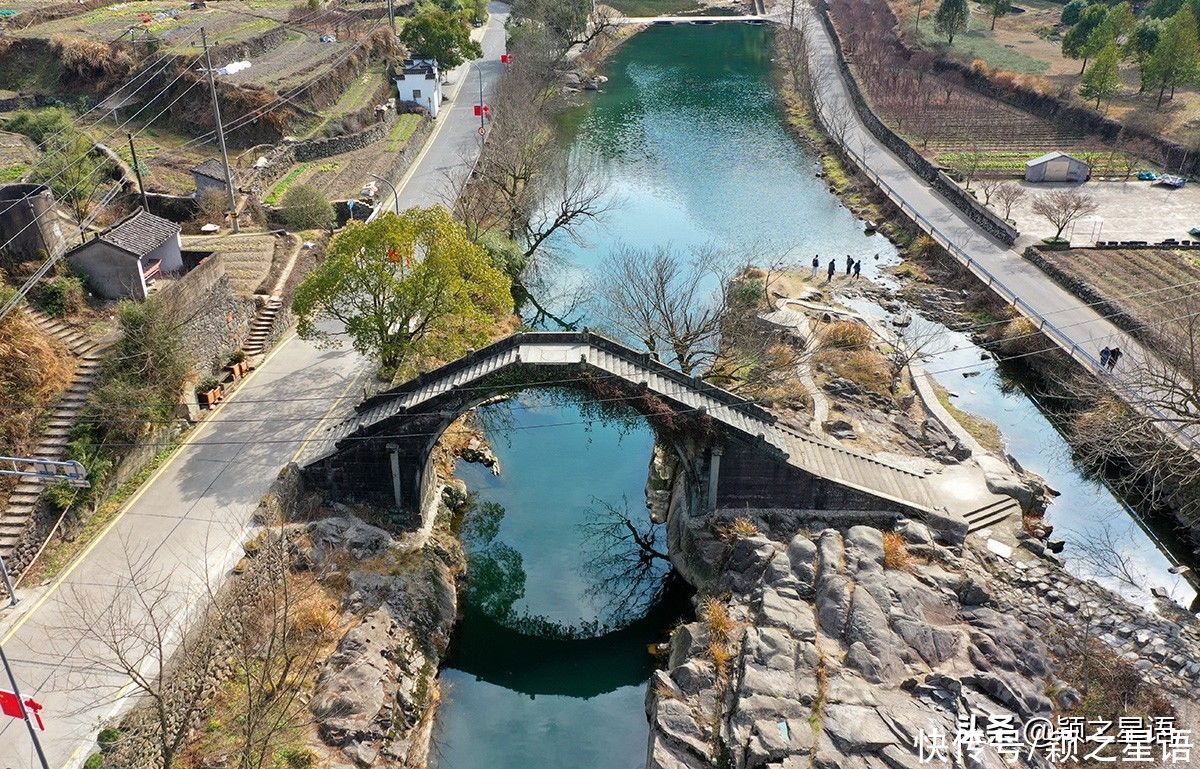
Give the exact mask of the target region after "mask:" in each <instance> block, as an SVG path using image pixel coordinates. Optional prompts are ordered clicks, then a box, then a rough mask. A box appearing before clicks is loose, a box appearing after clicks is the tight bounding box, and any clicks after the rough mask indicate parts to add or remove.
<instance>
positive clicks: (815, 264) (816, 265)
mask: <svg viewBox="0 0 1200 769" xmlns="http://www.w3.org/2000/svg"><path fill="white" fill-rule="evenodd" d="M875 258H876V259H878V258H879V254H876V255H875ZM820 270H821V255H820V254H813V259H812V275H811V276H810V277H813V278H815V277H817V273H818V272H820ZM826 273H827V275H826V277H825V282H826V283H831V282H832V281H833V276H834V275H836V274H837V258H836V257H835V258H833V259H830V260H829V267H828V268H827V269H826ZM852 274H853V275H854V277H855V278H858V277H859V276H860V275H861V274H862V259H858V260H855V258H854V257H852V256H850V254H846V277H847V278H848V277H850V276H851V275H852Z"/></svg>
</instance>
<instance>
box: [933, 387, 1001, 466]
mask: <svg viewBox="0 0 1200 769" xmlns="http://www.w3.org/2000/svg"><path fill="white" fill-rule="evenodd" d="M933 390H934V392H935V393H937V399H938V402H939V403H941V404H942V408H944V409H946V411H947V413H949V414H950V416H952V417H954V421H955V422H958V423H959V424H960V425H962V426H963V429H964V430H966V431H967V432H968V433H970V434H971V437H972V438H974V439H975V440H977V441H979V445H980V446H983V447H984V448H985V449H987V450H988V451H990V452H992V453H993V454H1002V453H1003V452H1004V434H1003V433H1002V432H1000V428H999V427H998V426H997V425H996V423H995V422H993V421H991V420H990V419H984V418H983V417H981V416H977V415H975V414H972V413H970V412H969V411H963V410H962V409H960V408H959V407H958V406H956V405H955V404H954V401H953V400H951V398H950V391H949V390H947V389H946V388H945V387H942V386H941V385H939V384H938V383H936V382H934V383H933Z"/></svg>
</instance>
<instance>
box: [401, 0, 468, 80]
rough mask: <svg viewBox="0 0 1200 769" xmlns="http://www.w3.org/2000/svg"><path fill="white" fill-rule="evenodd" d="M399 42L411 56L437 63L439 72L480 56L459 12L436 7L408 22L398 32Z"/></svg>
mask: <svg viewBox="0 0 1200 769" xmlns="http://www.w3.org/2000/svg"><path fill="white" fill-rule="evenodd" d="M400 42H402V43H404V45H405V46H407V47H408V50H409V52H410V53H411V54H412V55H413V56H416V57H417V58H422V59H434V60H435V61H437V65H438V69H440V70H441V71H442V72H446V71H448V70H451V69H454V68H455V67H457V66H458V65H459V64H462V63H463V62H464V61H466V60H467V59H478V58H479V57H480V56H483V49H482V48H480V47H479V43H477V42H475V41H474V40H472V39H471V27H470V26H469V25H468V24H467V22H466V20H465V19H464V17H463V15H462V13H452V12H450V11H446V10H442V9H440V8H438V9H429V10H424V11H422V12H420V13H418V14H417V15H416V16H415V17H413V18H412V19H410V20H409V21H408V22H407V23H406V24H405V25H404V29H402V30H401V31H400Z"/></svg>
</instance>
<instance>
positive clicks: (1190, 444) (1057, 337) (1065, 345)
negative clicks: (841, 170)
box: [817, 110, 1200, 453]
mask: <svg viewBox="0 0 1200 769" xmlns="http://www.w3.org/2000/svg"><path fill="white" fill-rule="evenodd" d="M817 112H818V116H819V117H820V118H821V122H822V123H823V122H825V120H824V116H823V115H820V114H819V113H820V111H819V110H818V111H817ZM863 130H866V129H865V126H864V127H863ZM838 144H839V146H840V147H841V149H842V151H843V152H845V153H846V155H847V156H848V157H850V159H851V160H853V161H854V164H855V165H856V166H857V167H858V169H859V170H860V171H861V172H862V173H864V174H866V176H867V177H868V178H870V179H871V181H872V182H874V183H875V185H876V186H877V187H878V188H879V189H880V190H881V191H882V192H883V193H884V194H885V195H887V196H888V198H889V199H890V200H891V201H892V202H893V203H895V204H896V206H898V207H899V209H900V211H901V212H902V213H904V214H906V215H907V216H909V217H910V218H911V219H912V220H913V221H914V222H915V223H916V224H917V226H918V227H919V228H920V229H921V230H923V231H924V232H926V233H927V234H928V235H929V236H930V237H931V238H933V239H934V241H935V242H937V244H938V245H940V246H942V247H943V248H945V249H946V251H948V252H949V253H950V254H951V255H953V256H954V257H955V258H956V259H958V260H959V261H960V262H961V263H962V264H963V265H964V266H966V268H967V269H968V270H970V271H971V272H972V273H974V274H975V276H976V277H978V278H979V279H980V280H982V281H984V282H985V283H986V284H987V286H988V288H990V289H992V291H994V292H996V293H997V294H998V295H999V296H1000V297H1001V298H1002V299H1004V300H1005V301H1006V302H1008V303H1009V304H1011V305H1013V306H1014V307H1016V308H1017V309H1018V310H1019V311H1020V312H1021V313H1022V314H1023V315H1025V316H1026V317H1028V318H1029V319H1030V320H1031V321H1033V322H1035V323H1037V326H1038V330H1039V331H1041V332H1042V333H1043V334H1045V335H1046V336H1047V337H1048V338H1049V339H1050V340H1051V341H1052V342H1054V343H1055V344H1056V345H1058V346H1059V347H1060V348H1061V349H1062V350H1063V351H1064V352H1066V353H1067V354H1068V355H1069V356H1070V357H1071V358H1073V359H1074V360H1075V361H1076V362H1078V363H1080V364H1082V365H1084V366H1089V367H1092V370H1093V371H1096V370H1099V369H1100V368H1101V367H1100V361H1099V359H1097V358H1096V357H1094V356H1093V355H1092V354H1091V353H1090V352H1088V351H1087V350H1085V349H1083V348H1082V347H1080V346H1079V343H1078V342H1076V341H1074V340H1073V339H1071V338H1070V337H1068V336H1067V335H1066V334H1064V333H1063V332H1062V331H1061V330H1060V329H1059V328H1058V327H1056V326H1055V325H1054V324H1053V323H1050V322H1049V321H1048V320H1047V319H1046V317H1045V316H1044V315H1042V314H1041V313H1040V312H1038V311H1037V310H1036V309H1034V308H1033V306H1032V305H1030V304H1029V303H1028V302H1026V301H1025V300H1024V299H1022V298H1021V297H1020V296H1019V295H1018V294H1017V293H1016V292H1015V291H1013V290H1012V289H1010V288H1009V287H1008V286H1007V285H1005V283H1004V281H1002V280H1001V279H1000V278H998V277H996V275H994V274H993V273H992V272H991V271H990V270H989V269H988V268H987V267H984V266H983V265H982V264H980V263H979V262H978V261H977V260H975V259H973V258H972V257H971V255H970V254H968V253H967V252H966V251H965V250H964V249H963V248H962V247H960V246H959V245H958V244H957V243H955V242H954V241H953V240H951V239H950V237H949V236H948V235H946V234H945V233H944V232H942V231H941V230H940V229H938V227H937V225H935V224H934V223H933V222H931V221H930V220H929V219H927V218H926V217H925V216H924V215H923V214H921V212H920V211H917V210H916V209H915V208H913V207H912V206H911V205H909V203H908V202H907V201H905V200H904V198H903V197H901V196H900V194H899V193H898V192H896V190H895V189H894V188H893V187H892V186H891V185H890V184H888V183H887V182H886V181H884V180H883V177H881V176H880V175H879V174H877V173H875V171H873V170H871V168H870V167H869V166H868V165H867V162H866V160H865V159H864V158H863V157H862V156H860V155H859V154H858V153H857V152H855V151H854V150H853V149H851V148H850V147H849V146H848V145H847V144H846V143H845V142H844V141H843V142H839V143H838ZM1107 382H1108V385H1109V386H1110V387H1111V388H1112V389H1113V390H1115V391H1117V393H1118V394H1119V395H1120V396H1121V398H1122V399H1123V400H1124V401H1125V402H1126V403H1128V404H1129V405H1130V406H1132V407H1133V408H1135V409H1138V410H1139V411H1142V412H1143V413H1145V414H1147V415H1149V416H1151V417H1153V418H1154V419H1155V420H1157V424H1158V425H1159V426H1160V427H1161V428H1163V429H1165V430H1166V431H1167V432H1168V433H1169V434H1170V437H1171V438H1172V439H1173V440H1174V441H1175V442H1176V444H1177V445H1179V446H1180V448H1182V449H1184V450H1186V451H1190V452H1193V453H1195V452H1197V451H1198V450H1200V438H1198V437H1197V436H1195V435H1191V434H1189V433H1188V432H1187V431H1185V430H1184V429H1183V428H1182V427H1181V426H1180V425H1179V424H1178V423H1177V422H1176V421H1175V420H1173V419H1171V418H1170V417H1169V416H1167V415H1166V414H1164V413H1162V412H1161V411H1160V410H1158V409H1157V408H1155V407H1153V406H1150V405H1148V404H1147V403H1146V402H1145V401H1144V400H1142V398H1141V397H1140V396H1139V395H1138V394H1137V393H1136V392H1134V391H1133V389H1132V388H1130V387H1129V386H1128V384H1126V383H1125V382H1123V381H1122V380H1121V378H1120V377H1119V376H1116V375H1114V376H1112V377H1111V378H1109V379H1108V380H1107Z"/></svg>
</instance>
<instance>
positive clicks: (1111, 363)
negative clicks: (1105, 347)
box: [1108, 347, 1121, 371]
mask: <svg viewBox="0 0 1200 769" xmlns="http://www.w3.org/2000/svg"><path fill="white" fill-rule="evenodd" d="M1120 359H1121V348H1120V347H1114V348H1112V350H1110V351H1109V353H1108V370H1109V371H1112V370H1113V369H1115V368H1116V367H1117V361H1119V360H1120Z"/></svg>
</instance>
